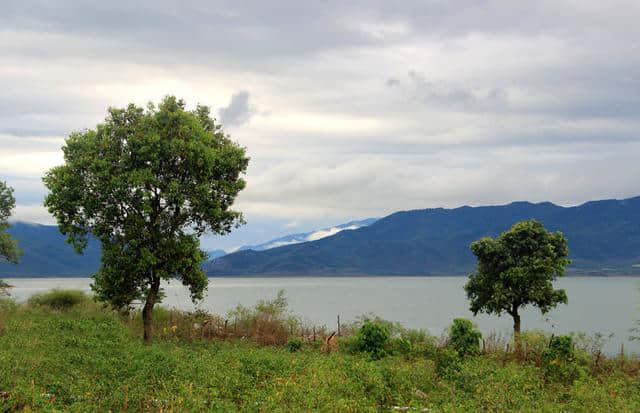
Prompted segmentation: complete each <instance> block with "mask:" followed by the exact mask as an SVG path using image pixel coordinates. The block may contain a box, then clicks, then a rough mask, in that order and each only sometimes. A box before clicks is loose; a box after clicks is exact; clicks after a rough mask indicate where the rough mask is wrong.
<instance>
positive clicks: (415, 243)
mask: <svg viewBox="0 0 640 413" xmlns="http://www.w3.org/2000/svg"><path fill="white" fill-rule="evenodd" d="M530 218H534V219H537V220H539V221H541V222H542V223H543V224H544V225H545V226H546V227H547V228H548V229H550V230H553V231H557V230H559V231H562V232H563V233H564V234H565V236H566V237H567V239H568V241H569V248H570V252H571V255H570V256H571V258H572V259H573V263H572V265H571V268H570V269H571V270H572V271H576V272H580V273H597V274H606V273H616V274H628V273H640V267H638V264H640V197H636V198H630V199H626V200H604V201H593V202H588V203H586V204H583V205H580V206H576V207H568V208H566V207H561V206H558V205H554V204H552V203H548V202H545V203H538V204H532V203H529V202H514V203H511V204H509V205H501V206H485V207H467V206H465V207H460V208H455V209H443V208H436V209H425V210H414V211H403V212H397V213H394V214H391V215H389V216H387V217H385V218H382V219H380V220H378V221H377V222H375V223H374V224H372V225H370V226H367V227H364V228H360V229H357V230H352V231H342V232H340V233H338V234H336V235H334V236H331V237H327V238H324V239H321V240H318V241H314V242H306V243H302V244H297V245H291V246H285V247H280V248H274V249H270V250H267V251H239V252H236V253H234V254H229V255H226V256H224V257H221V258H219V259H216V260H214V261H213V262H212V263H210V264H209V266H208V268H207V271H208V273H209V274H210V275H254V274H255V275H259V274H261V275H293V274H295V275H359V274H370V275H439V274H442V275H445V274H451V275H453V274H467V273H469V272H470V271H471V270H472V269H473V267H474V265H475V259H474V257H473V255H472V254H471V252H470V251H469V244H470V243H471V242H472V241H474V240H476V239H478V238H480V237H483V236H492V237H494V236H496V235H498V234H500V233H501V232H502V231H504V230H506V229H508V228H509V227H510V226H511V225H512V224H514V223H515V222H517V221H520V220H524V219H530Z"/></svg>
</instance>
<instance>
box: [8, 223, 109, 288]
mask: <svg viewBox="0 0 640 413" xmlns="http://www.w3.org/2000/svg"><path fill="white" fill-rule="evenodd" d="M9 233H10V234H11V235H12V236H13V238H14V239H16V240H18V246H19V247H20V249H21V250H22V251H23V252H24V255H23V256H22V257H21V258H20V262H19V263H18V264H17V265H14V264H8V263H1V262H0V277H5V278H8V277H19V276H31V277H36V276H38V277H40V276H54V275H55V276H87V275H89V274H93V273H94V272H96V271H97V270H98V267H99V266H100V243H99V242H97V241H96V240H93V239H92V240H90V241H89V245H88V246H87V249H86V250H85V251H84V254H82V255H80V254H78V253H76V252H75V250H74V249H73V247H72V246H71V245H69V244H67V242H66V241H65V236H64V235H62V234H61V233H60V231H58V227H57V226H54V225H40V224H31V223H25V222H15V223H12V224H11V227H9Z"/></svg>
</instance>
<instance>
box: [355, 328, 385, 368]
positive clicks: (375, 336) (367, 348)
mask: <svg viewBox="0 0 640 413" xmlns="http://www.w3.org/2000/svg"><path fill="white" fill-rule="evenodd" d="M389 336H390V332H389V328H388V327H387V326H386V325H384V324H381V323H375V322H372V321H365V322H364V324H363V325H362V327H360V330H359V331H358V335H357V344H358V349H359V350H360V351H361V352H363V353H368V354H369V355H370V356H371V358H373V359H376V360H377V359H380V358H382V357H384V356H385V355H386V350H385V346H386V344H387V341H388V340H389Z"/></svg>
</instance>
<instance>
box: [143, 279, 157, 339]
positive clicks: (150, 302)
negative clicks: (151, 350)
mask: <svg viewBox="0 0 640 413" xmlns="http://www.w3.org/2000/svg"><path fill="white" fill-rule="evenodd" d="M159 290H160V279H157V278H154V279H153V281H151V286H150V287H149V294H147V301H146V302H145V303H144V307H143V309H142V323H143V324H144V341H145V343H151V342H152V341H153V306H155V305H156V299H157V298H158V291H159Z"/></svg>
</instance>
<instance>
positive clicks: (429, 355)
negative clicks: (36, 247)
mask: <svg viewBox="0 0 640 413" xmlns="http://www.w3.org/2000/svg"><path fill="white" fill-rule="evenodd" d="M0 303H1V304H0V411H14V410H18V411H20V410H44V411H63V410H64V411H109V410H111V411H265V412H266V411H305V410H306V411H394V410H395V411H398V410H400V411H402V410H409V411H438V412H439V411H443V412H447V411H451V412H454V411H455V412H460V411H509V410H511V411H549V412H556V411H558V412H560V411H584V412H597V411H602V412H610V411H619V412H633V411H640V377H639V376H638V370H639V363H638V360H637V359H632V358H628V357H617V358H606V357H604V356H603V355H602V354H601V353H600V352H599V350H598V348H597V347H598V343H597V340H596V341H593V340H591V341H585V340H583V341H578V342H576V341H575V340H574V341H573V342H572V341H571V340H572V339H571V338H570V337H566V338H565V337H563V338H561V339H559V340H556V339H552V340H550V337H548V336H545V335H543V334H541V333H531V332H526V333H523V334H522V340H523V343H524V344H523V346H524V350H523V352H521V353H520V354H514V353H513V352H507V351H505V350H506V347H505V344H506V343H501V342H500V341H499V340H492V339H491V338H490V337H487V338H485V339H484V341H478V340H477V332H476V331H475V330H474V328H473V326H472V325H471V324H470V323H468V322H467V321H466V320H458V321H456V323H454V325H452V328H451V330H450V333H449V336H448V337H443V338H440V339H436V338H434V337H432V336H429V335H427V334H425V333H424V332H421V331H415V330H405V329H402V328H401V327H400V326H398V325H394V324H392V323H389V322H385V321H382V320H376V319H366V318H363V319H361V320H359V322H358V323H357V324H355V325H352V326H347V327H346V328H345V329H344V331H345V332H346V334H349V335H347V336H345V337H340V338H339V339H338V340H337V343H336V342H335V341H334V339H330V340H329V344H328V343H327V338H328V337H329V336H330V335H329V336H328V335H327V333H328V332H326V331H324V330H323V329H315V330H314V329H312V328H305V327H304V326H303V325H302V324H300V323H299V321H298V320H297V319H296V318H295V317H293V316H291V315H290V314H288V313H287V311H286V300H285V299H284V297H283V296H279V297H278V298H276V299H275V300H272V301H267V302H262V303H259V304H258V305H257V306H256V307H255V308H245V307H238V308H237V309H236V310H235V311H233V312H231V313H229V314H228V315H227V317H226V320H225V318H223V317H213V316H210V315H207V314H205V313H185V312H178V311H169V310H164V309H158V311H157V316H156V318H155V323H156V326H155V327H156V329H157V332H158V337H157V340H156V342H155V343H154V344H150V345H149V344H144V343H143V341H142V340H141V338H140V330H141V328H142V322H141V319H140V315H139V314H129V315H122V314H117V313H114V312H111V311H108V310H105V309H103V308H102V307H100V306H98V305H96V304H95V303H94V302H93V301H91V300H90V299H89V298H88V297H86V296H83V295H82V294H78V293H69V292H65V291H54V292H51V293H47V294H41V295H38V296H35V297H33V298H32V299H31V300H29V302H28V303H26V304H21V305H18V304H15V303H14V302H12V301H10V300H7V299H3V300H2V301H0ZM230 320H231V321H230ZM292 334H293V335H292ZM474 337H475V339H474ZM314 339H315V340H314ZM483 342H484V346H483V345H482V344H479V343H483ZM483 347H484V348H483ZM574 348H575V350H574ZM563 352H567V354H564V353H563ZM407 408H408V409H407Z"/></svg>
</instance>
